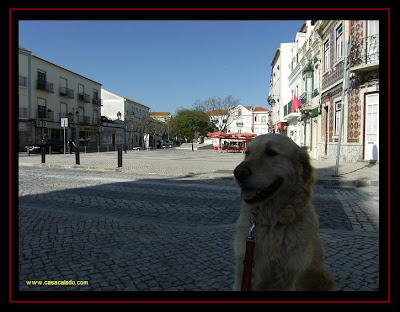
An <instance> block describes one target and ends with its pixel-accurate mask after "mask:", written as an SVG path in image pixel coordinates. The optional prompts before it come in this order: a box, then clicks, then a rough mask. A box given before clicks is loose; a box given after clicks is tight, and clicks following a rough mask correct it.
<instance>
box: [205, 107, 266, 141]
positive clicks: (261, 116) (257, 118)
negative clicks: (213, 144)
mask: <svg viewBox="0 0 400 312" xmlns="http://www.w3.org/2000/svg"><path fill="white" fill-rule="evenodd" d="M209 114H210V119H211V120H214V123H215V121H218V124H219V123H224V122H225V123H226V119H223V118H225V117H226V116H227V115H228V116H229V120H230V122H229V124H227V126H226V132H227V133H231V134H240V133H245V132H247V133H253V134H257V135H260V134H266V133H268V125H269V111H268V110H267V109H266V108H264V107H253V106H243V105H238V106H236V107H234V108H231V109H230V110H229V111H228V114H227V113H226V111H224V110H216V111H212V112H210V113H209ZM221 116H223V117H221Z"/></svg>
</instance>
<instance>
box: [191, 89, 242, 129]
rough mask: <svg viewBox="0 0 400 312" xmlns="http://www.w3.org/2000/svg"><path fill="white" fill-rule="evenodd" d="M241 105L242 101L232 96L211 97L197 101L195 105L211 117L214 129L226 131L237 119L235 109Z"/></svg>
mask: <svg viewBox="0 0 400 312" xmlns="http://www.w3.org/2000/svg"><path fill="white" fill-rule="evenodd" d="M238 105H240V100H239V99H235V98H234V97H233V96H232V95H229V96H227V97H225V98H220V97H211V98H208V99H206V100H200V99H197V100H196V101H195V103H194V104H193V106H194V108H195V109H198V110H201V111H203V112H205V113H207V114H208V115H209V116H210V121H211V123H212V125H213V127H214V129H216V130H219V131H226V129H227V127H228V126H229V125H230V124H231V123H232V122H233V121H234V120H236V119H237V117H238V115H237V114H236V113H235V107H237V106H238Z"/></svg>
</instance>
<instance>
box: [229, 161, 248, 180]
mask: <svg viewBox="0 0 400 312" xmlns="http://www.w3.org/2000/svg"><path fill="white" fill-rule="evenodd" d="M250 173H251V172H250V169H249V168H248V167H247V166H245V165H239V166H237V167H236V168H235V170H233V174H234V175H235V178H236V179H238V180H239V181H243V180H245V179H246V178H247V177H248V176H249V175H250Z"/></svg>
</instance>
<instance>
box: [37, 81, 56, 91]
mask: <svg viewBox="0 0 400 312" xmlns="http://www.w3.org/2000/svg"><path fill="white" fill-rule="evenodd" d="M36 86H37V89H39V90H44V91H47V92H50V93H54V84H53V83H50V82H47V81H45V80H36Z"/></svg>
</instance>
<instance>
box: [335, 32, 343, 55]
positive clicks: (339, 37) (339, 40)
mask: <svg viewBox="0 0 400 312" xmlns="http://www.w3.org/2000/svg"><path fill="white" fill-rule="evenodd" d="M342 56H343V25H340V26H339V27H338V28H337V29H336V60H337V61H338V60H340V59H341V58H342Z"/></svg>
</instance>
